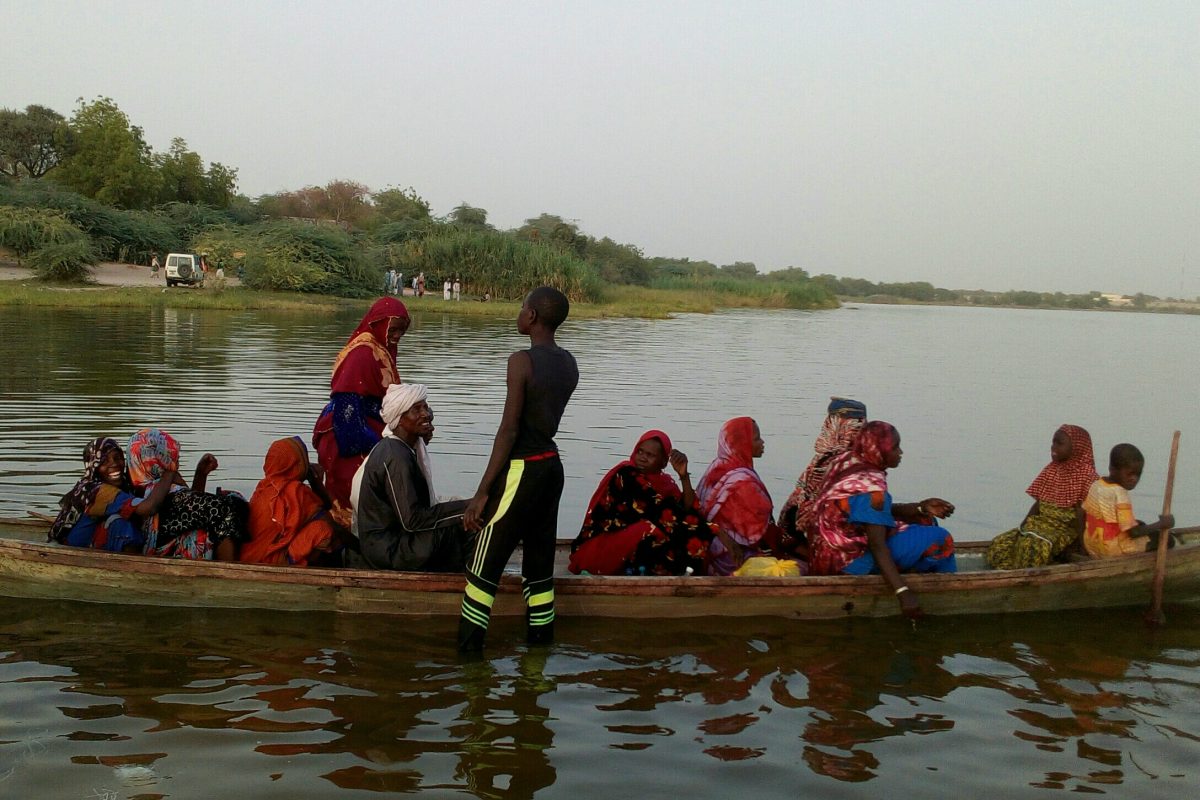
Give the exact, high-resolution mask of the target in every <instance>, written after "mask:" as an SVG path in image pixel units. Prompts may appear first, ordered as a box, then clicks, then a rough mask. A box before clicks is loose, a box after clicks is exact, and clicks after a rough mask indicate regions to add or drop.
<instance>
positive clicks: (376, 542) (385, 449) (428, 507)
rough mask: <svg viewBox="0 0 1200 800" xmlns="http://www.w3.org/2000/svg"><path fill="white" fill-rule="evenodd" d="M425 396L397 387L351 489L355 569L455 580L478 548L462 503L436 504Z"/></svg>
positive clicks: (415, 388) (412, 386)
mask: <svg viewBox="0 0 1200 800" xmlns="http://www.w3.org/2000/svg"><path fill="white" fill-rule="evenodd" d="M427 397H428V392H427V391H426V389H425V387H424V386H422V385H421V384H419V383H404V384H400V383H394V384H392V385H391V386H389V387H388V389H387V393H386V394H385V395H384V398H383V404H382V407H381V413H382V415H383V419H384V422H385V423H386V425H387V427H386V428H384V432H383V438H382V439H381V440H380V441H379V444H377V445H375V446H374V447H373V448H371V452H370V453H369V454H368V455H367V458H366V460H365V461H363V463H362V466H361V467H359V469H358V472H357V474H355V476H354V480H353V482H352V485H351V491H350V500H351V503H352V506H353V509H354V516H353V519H354V532H355V533H356V534H357V535H358V539H359V548H360V553H359V554H357V555H356V557H355V559H354V561H356V562H358V561H359V560H360V559H361V563H356V564H354V565H355V566H365V567H370V568H374V569H396V570H424V571H426V572H459V571H461V570H462V569H463V568H464V567H465V566H466V561H467V556H468V555H470V553H471V552H472V550H473V549H474V545H475V534H474V533H472V532H468V531H466V530H465V529H464V528H463V512H464V511H465V510H466V508H467V503H468V501H467V500H451V501H448V502H445V503H439V502H438V501H437V494H436V493H434V490H433V469H432V465H431V463H430V460H429V452H428V450H427V449H426V447H425V442H426V441H427V440H428V439H429V438H431V437H432V436H433V411H432V410H431V409H430V408H429V403H428V402H427Z"/></svg>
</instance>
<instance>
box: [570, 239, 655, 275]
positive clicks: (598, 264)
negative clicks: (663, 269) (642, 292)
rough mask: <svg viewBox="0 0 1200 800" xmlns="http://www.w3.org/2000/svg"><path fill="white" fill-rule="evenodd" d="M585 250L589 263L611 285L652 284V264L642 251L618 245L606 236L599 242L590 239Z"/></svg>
mask: <svg viewBox="0 0 1200 800" xmlns="http://www.w3.org/2000/svg"><path fill="white" fill-rule="evenodd" d="M583 250H584V257H585V258H586V259H587V261H588V263H590V264H591V265H592V266H593V267H594V268H595V269H596V272H597V273H598V274H599V275H600V277H601V278H603V279H604V280H606V281H608V282H609V283H627V284H636V285H639V286H648V285H649V284H650V277H651V271H650V264H649V263H648V262H647V261H646V259H645V257H644V256H642V251H641V250H639V249H638V248H636V247H634V246H633V245H631V244H618V243H617V242H614V241H613V240H612V239H610V238H608V237H607V236H605V237H604V238H603V239H599V240H597V239H589V240H588V241H587V243H586V246H585V247H584V248H583Z"/></svg>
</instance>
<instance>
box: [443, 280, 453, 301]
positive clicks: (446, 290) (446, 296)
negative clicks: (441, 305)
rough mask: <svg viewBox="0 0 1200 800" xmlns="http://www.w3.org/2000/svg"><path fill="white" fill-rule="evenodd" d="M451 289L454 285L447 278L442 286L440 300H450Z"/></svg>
mask: <svg viewBox="0 0 1200 800" xmlns="http://www.w3.org/2000/svg"><path fill="white" fill-rule="evenodd" d="M453 287H454V284H453V283H451V281H450V279H449V278H446V280H445V282H444V283H443V284H442V299H443V300H449V299H450V296H451V292H452V291H453V290H454V289H453Z"/></svg>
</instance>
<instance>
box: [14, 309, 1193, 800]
mask: <svg viewBox="0 0 1200 800" xmlns="http://www.w3.org/2000/svg"><path fill="white" fill-rule="evenodd" d="M356 322H357V319H355V318H352V317H351V316H341V317H331V316H318V317H304V316H298V315H285V314H260V313H218V312H207V311H206V312H200V311H175V310H170V309H168V310H152V311H136V312H113V311H92V312H74V311H54V312H50V311H46V310H40V309H3V310H0V355H2V356H3V361H2V362H0V363H3V365H4V367H5V368H4V370H3V372H2V373H0V517H12V516H19V515H21V514H23V513H24V511H25V510H26V509H31V508H33V509H40V510H43V511H49V510H52V508H53V506H54V502H55V499H56V497H57V496H58V495H60V494H61V493H62V492H63V491H65V490H66V489H67V488H69V486H70V485H71V484H72V483H73V481H74V480H75V478H76V475H77V473H78V471H79V468H80V465H79V461H78V459H79V451H80V449H81V448H82V445H83V444H84V443H85V442H86V441H87V440H88V439H90V438H92V437H94V436H96V435H101V434H107V435H113V436H116V437H118V438H126V437H128V435H129V434H130V433H131V432H132V431H133V430H134V429H136V428H138V427H141V426H143V425H151V424H154V425H159V426H161V427H163V428H165V429H167V430H169V431H171V432H172V433H173V434H174V435H176V437H177V438H178V439H179V440H180V441H181V443H182V444H183V446H184V460H185V469H190V468H191V467H194V465H195V463H196V459H197V458H198V457H199V455H200V454H202V453H203V452H205V451H211V452H213V453H215V454H216V455H217V457H218V458H219V460H220V462H221V468H220V470H219V471H218V472H217V473H215V474H214V476H213V478H212V479H211V480H210V485H221V486H225V487H228V488H236V489H240V490H242V491H244V492H246V493H249V491H250V490H251V489H252V488H253V485H254V482H255V480H256V478H257V477H258V475H260V474H261V472H260V467H261V459H262V454H263V453H264V452H265V449H266V446H267V444H268V443H269V442H270V441H272V440H273V439H276V438H279V437H281V436H285V435H291V434H297V433H299V434H305V435H307V434H308V433H309V432H310V431H311V428H312V423H313V421H314V419H315V417H316V415H317V413H318V412H319V410H320V408H321V406H322V405H323V403H324V402H325V399H326V397H327V392H328V375H329V366H330V364H331V361H332V358H333V355H334V353H335V352H336V351H337V349H338V348H339V347H340V345H341V344H342V343H343V342H344V340H345V338H346V337H347V335H348V334H349V331H350V330H351V329H352V328H353V327H354V325H355V323H356ZM1197 326H1200V318H1197V317H1175V316H1156V315H1141V314H1103V313H1084V312H1063V311H1055V312H1039V311H1012V310H992V309H957V308H925V307H888V306H863V307H848V308H845V309H841V310H838V311H831V312H811V313H803V312H757V311H747V312H729V313H722V314H715V315H705V316H685V317H681V318H678V319H673V320H667V321H629V320H619V321H610V320H597V321H583V322H568V323H567V325H566V326H565V327H564V330H563V332H562V335H561V337H560V339H561V341H562V343H563V344H564V345H565V346H567V347H569V348H570V349H571V350H572V351H573V352H574V353H575V354H576V356H577V358H578V360H579V363H580V369H581V372H582V380H581V383H580V387H579V390H578V391H577V393H576V397H575V399H574V400H573V401H572V404H571V406H570V408H569V409H568V412H567V415H566V417H565V418H564V420H563V429H562V431H561V434H560V437H559V442H560V445H561V447H562V450H563V453H564V463H565V467H566V470H567V487H566V490H565V492H564V497H563V504H562V513H561V519H560V531H559V533H560V536H561V537H564V538H569V537H570V536H573V534H574V533H575V531H576V530H577V526H578V524H579V520H580V518H581V516H582V512H583V507H584V504H585V503H586V500H587V498H588V497H589V496H590V494H591V492H592V490H593V489H594V487H595V482H596V480H597V479H598V478H599V476H600V475H601V474H603V472H604V471H606V470H607V469H608V468H609V467H610V466H611V465H612V464H613V463H614V462H615V461H616V460H618V459H620V458H622V457H624V456H625V455H627V453H628V451H629V449H630V447H631V444H632V442H633V441H634V440H635V439H636V437H637V435H638V434H639V433H640V432H641V431H642V430H644V429H646V428H650V427H660V428H664V429H665V430H667V431H668V432H669V433H670V434H671V435H672V437H674V439H675V440H676V445H677V446H678V447H679V448H680V449H683V450H685V451H686V452H687V453H688V454H689V456H690V457H691V460H692V469H693V471H694V472H695V473H696V474H697V475H698V474H699V473H700V472H701V471H702V469H703V466H704V465H705V464H706V463H707V461H708V460H709V459H710V458H711V457H712V454H713V450H714V448H715V439H716V433H717V429H718V428H719V426H720V423H721V422H722V421H723V420H725V419H727V418H729V417H731V416H736V415H741V414H748V415H751V416H753V417H755V418H756V419H757V420H758V421H759V424H760V426H761V428H762V430H763V434H764V438H765V439H766V441H767V453H766V455H765V457H764V458H763V459H761V460H760V462H759V463H758V468H759V471H760V472H761V473H762V474H763V476H764V478H765V479H766V481H767V484H768V487H769V488H770V490H771V492H772V494H773V496H774V497H775V500H776V503H777V504H778V503H781V502H782V501H783V499H784V498H785V497H786V495H787V493H788V491H789V490H790V488H791V485H792V483H793V482H794V480H795V477H796V475H797V474H798V473H799V472H800V470H801V469H802V468H803V466H804V464H806V463H807V461H808V459H809V457H810V456H811V453H812V443H813V440H814V439H815V436H816V434H817V432H818V430H819V426H820V422H821V419H822V417H823V415H824V407H825V404H826V402H827V401H828V396H829V395H830V394H844V395H848V396H853V397H857V398H859V399H861V400H863V401H865V402H866V403H867V404H868V407H869V409H870V412H871V416H872V417H873V418H877V419H886V420H889V421H891V422H893V423H894V424H896V425H897V427H898V428H899V429H900V430H901V432H902V434H903V436H904V448H905V458H904V463H903V464H902V465H901V467H900V468H898V469H897V470H895V471H894V472H893V473H892V478H891V483H892V487H893V491H894V493H895V494H896V495H897V497H898V498H900V499H910V498H920V497H924V496H927V495H931V494H936V495H939V496H942V497H945V498H946V499H949V500H951V501H952V502H954V503H956V504H957V506H958V508H959V511H958V513H957V514H956V515H955V516H954V517H953V519H952V520H951V522H952V526H951V527H952V530H954V531H955V533H956V534H957V535H958V537H959V538H960V539H983V538H987V537H988V536H990V535H991V534H992V533H994V532H996V531H999V530H1002V529H1003V528H1005V527H1009V526H1011V525H1013V524H1015V522H1016V521H1018V520H1019V519H1020V517H1021V515H1022V514H1023V513H1024V511H1025V510H1026V508H1027V507H1028V505H1029V501H1028V498H1027V497H1026V496H1025V495H1024V494H1023V492H1024V488H1025V486H1026V485H1027V484H1028V483H1029V481H1030V480H1031V479H1032V477H1033V476H1034V475H1035V474H1036V473H1037V471H1038V469H1040V468H1041V467H1042V466H1043V465H1044V464H1045V462H1046V461H1047V459H1048V449H1049V440H1050V435H1051V433H1052V432H1053V431H1054V429H1055V428H1056V427H1057V426H1058V425H1059V424H1060V423H1062V422H1074V423H1077V424H1080V425H1083V426H1084V427H1086V428H1088V429H1089V430H1090V431H1091V433H1092V436H1093V440H1094V441H1095V443H1096V451H1097V455H1098V460H1099V461H1100V462H1101V463H1100V464H1099V466H1100V468H1101V471H1103V467H1104V462H1105V461H1106V454H1107V451H1108V449H1109V447H1111V445H1112V444H1114V443H1116V442H1119V441H1131V442H1134V443H1135V444H1137V445H1138V446H1139V447H1141V448H1142V450H1143V452H1145V454H1146V456H1147V466H1146V471H1145V475H1144V477H1143V481H1142V485H1141V486H1140V487H1139V488H1138V489H1137V491H1136V492H1135V493H1134V495H1133V496H1134V503H1135V508H1136V509H1137V510H1138V512H1139V516H1142V517H1143V518H1153V517H1154V516H1155V515H1156V514H1157V511H1158V508H1159V506H1160V504H1161V502H1162V492H1163V484H1164V478H1165V473H1166V461H1167V452H1168V448H1169V442H1170V434H1171V431H1172V430H1175V429H1180V430H1182V431H1183V444H1182V449H1181V455H1180V461H1179V468H1178V478H1177V484H1176V491H1175V500H1174V510H1175V513H1176V516H1177V517H1178V518H1179V522H1180V524H1181V525H1191V524H1197V522H1200V499H1198V498H1197V493H1196V491H1195V488H1196V484H1197V475H1198V474H1200V455H1198V453H1200V442H1197V441H1196V439H1195V438H1194V437H1196V435H1197V434H1198V433H1200V431H1198V430H1197V427H1198V426H1197V424H1196V423H1197V412H1196V398H1197V397H1198V396H1200V378H1198V377H1197V374H1196V371H1195V369H1194V366H1193V365H1194V364H1195V363H1196V361H1197V358H1196V357H1197V355H1198V353H1197V349H1200V345H1198V344H1197V343H1198V341H1200V339H1198V337H1197V335H1196V334H1197ZM521 345H522V340H521V338H520V337H518V336H517V335H516V333H515V331H514V330H513V325H512V324H511V323H510V322H496V321H480V320H470V319H463V318H453V317H443V316H440V315H431V314H422V313H420V311H419V306H418V307H417V318H416V324H415V325H414V327H413V329H412V330H411V331H410V333H409V334H408V336H406V337H405V339H404V340H403V341H402V343H401V349H400V366H401V373H402V375H403V377H404V379H405V380H408V381H417V382H423V383H427V384H429V385H430V386H431V391H432V395H431V403H432V404H433V405H434V407H435V410H436V412H437V421H436V424H437V427H438V432H437V436H436V438H435V440H434V445H433V448H432V449H433V455H434V459H435V470H436V473H437V479H438V489H439V491H440V492H441V493H442V494H469V493H470V492H471V491H473V489H474V486H475V483H476V482H477V480H478V475H479V473H480V472H481V470H482V469H483V466H484V464H485V462H486V458H487V453H488V450H489V447H490V443H491V436H492V434H493V433H494V431H495V426H496V424H497V422H498V418H499V411H500V407H501V404H502V400H503V394H504V359H505V356H506V355H507V353H508V352H510V351H511V350H513V349H515V348H517V347H520V346H521ZM1197 623H1200V613H1197V612H1194V611H1183V610H1171V613H1170V624H1169V626H1168V627H1167V628H1166V629H1165V630H1162V631H1158V632H1151V631H1148V630H1146V629H1145V628H1144V627H1143V626H1142V624H1141V622H1140V616H1139V612H1137V611H1135V610H1129V611H1120V612H1108V613H1072V614H1069V615H1044V616H1043V615H1034V616H1023V617H1019V618H1018V617H1008V618H1004V617H996V618H971V619H938V620H928V621H926V622H924V623H922V624H921V625H920V626H919V628H918V629H916V630H913V629H911V628H910V627H909V626H908V625H907V624H906V623H904V622H902V621H899V620H882V621H871V620H848V621H844V622H837V623H818V624H813V623H805V624H797V623H795V622H788V621H781V620H748V621H746V620H738V621H720V620H717V621H709V620H695V621H687V622H672V623H639V624H638V625H636V626H630V625H628V624H619V623H613V622H602V621H594V622H589V621H584V620H563V621H561V622H560V625H559V641H558V643H557V644H555V645H554V646H553V647H551V648H544V649H538V648H534V649H529V648H526V647H525V646H523V645H520V644H518V641H519V638H520V637H519V634H520V631H519V630H518V628H517V623H516V621H511V620H497V622H496V623H495V627H494V631H493V634H492V636H491V645H490V648H489V651H488V656H489V657H488V659H487V660H486V661H461V660H459V659H458V658H457V656H455V655H454V653H453V652H452V650H451V647H450V645H449V642H450V640H451V638H452V636H451V634H452V625H453V621H450V620H401V619H384V620H380V619H370V618H358V619H347V618H342V617H334V616H330V615H325V616H321V615H300V614H286V613H263V612H235V611H212V610H208V611H204V610H194V611H193V610H180V609H149V608H135V607H125V608H121V607H104V606H94V605H73V604H67V603H50V602H31V601H19V600H7V599H2V598H0V796H3V797H65V798H88V797H106V798H112V799H113V800H116V798H151V797H175V798H179V797H188V798H190V797H198V798H207V797H221V796H245V797H264V798H269V797H281V798H283V797H288V798H294V797H329V796H335V795H336V796H339V797H341V796H352V795H353V794H355V793H357V794H359V795H360V796H363V797H366V796H377V795H378V794H379V793H381V792H385V793H387V792H391V793H402V792H412V791H419V790H420V791H425V792H427V793H429V794H430V796H435V797H436V796H464V795H466V796H476V797H532V796H534V795H537V796H539V797H559V796H572V797H579V796H586V797H610V796H625V795H634V794H638V795H643V796H649V797H658V796H670V795H674V794H678V793H680V792H687V793H689V794H691V795H694V796H697V797H721V798H723V797H728V796H731V795H733V794H735V793H738V794H741V793H744V792H752V793H753V794H754V795H755V796H765V797H794V796H796V795H797V794H802V793H806V792H812V791H815V792H818V793H819V794H820V796H822V797H841V796H846V797H851V796H861V795H863V794H865V793H867V792H871V793H872V794H875V793H883V794H885V795H887V796H905V797H907V796H923V797H962V796H973V795H981V796H1002V797H1006V796H1028V795H1035V794H1044V793H1045V792H1046V791H1056V790H1071V791H1084V792H1103V793H1112V794H1116V795H1118V796H1138V797H1181V796H1190V794H1194V793H1195V791H1196V789H1197V786H1198V785H1200V781H1198V778H1200V766H1198V764H1200V702H1198V701H1200V672H1198V671H1197V667H1198V666H1200V633H1198V632H1197V631H1198V630H1200V628H1198V626H1197ZM1188 786H1191V787H1192V788H1191V789H1188V788H1187V787H1188Z"/></svg>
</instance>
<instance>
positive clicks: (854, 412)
mask: <svg viewBox="0 0 1200 800" xmlns="http://www.w3.org/2000/svg"><path fill="white" fill-rule="evenodd" d="M866 421H867V407H866V406H865V405H863V404H862V403H860V402H858V401H857V400H850V399H848V398H845V397H831V398H829V409H828V411H827V412H826V415H825V423H824V424H823V425H822V426H821V433H820V435H819V436H817V441H816V444H815V445H814V446H813V449H814V450H815V451H816V453H815V454H814V455H813V457H812V461H810V462H808V467H806V468H805V470H804V472H803V473H801V475H800V478H799V479H798V480H797V481H796V488H795V490H794V491H793V492H792V493H791V495H790V496H789V497H788V499H787V501H786V502H785V503H784V504H783V508H782V509H780V511H779V526H780V527H781V528H782V529H783V530H784V531H785V532H786V533H787V534H789V535H791V536H793V537H795V538H797V539H800V540H803V541H807V539H808V537H809V536H811V535H812V528H813V525H814V523H815V521H816V520H814V519H813V514H812V512H813V505H814V504H815V503H816V502H817V496H818V495H819V494H820V493H821V486H822V485H824V483H825V475H826V474H827V473H828V472H829V465H830V464H831V463H832V462H833V459H834V458H836V457H837V456H839V455H841V454H842V453H844V452H846V451H847V450H849V449H850V445H851V444H853V443H854V440H855V438H856V437H857V436H858V432H859V431H860V430H862V426H863V424H864V423H865V422H866Z"/></svg>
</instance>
